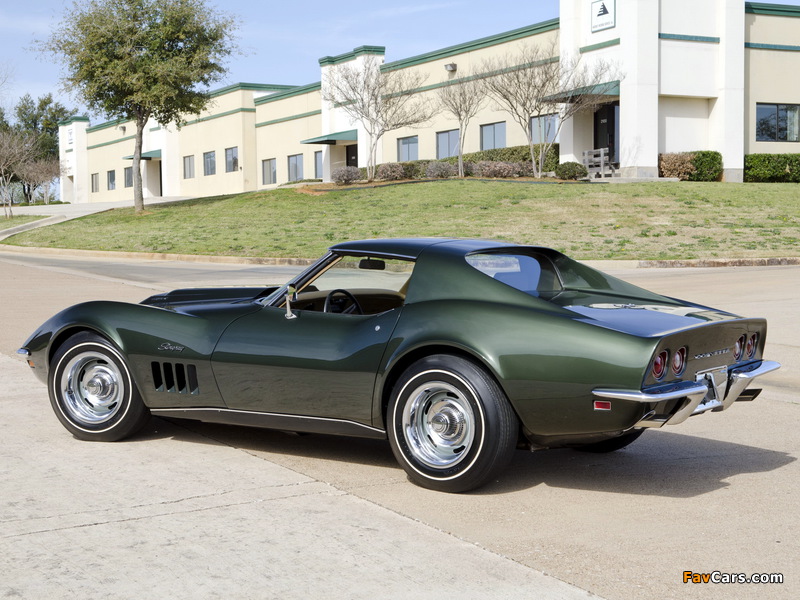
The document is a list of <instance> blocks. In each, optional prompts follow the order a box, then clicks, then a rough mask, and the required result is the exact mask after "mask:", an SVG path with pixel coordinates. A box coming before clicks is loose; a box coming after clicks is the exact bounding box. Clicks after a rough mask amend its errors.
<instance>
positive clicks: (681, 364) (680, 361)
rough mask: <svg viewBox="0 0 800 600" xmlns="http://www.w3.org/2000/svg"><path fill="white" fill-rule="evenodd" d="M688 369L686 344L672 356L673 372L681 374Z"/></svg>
mask: <svg viewBox="0 0 800 600" xmlns="http://www.w3.org/2000/svg"><path fill="white" fill-rule="evenodd" d="M684 369H686V346H684V347H682V348H680V349H678V350H677V351H676V352H675V354H674V355H673V356H672V372H673V373H674V374H675V375H680V374H681V373H683V371H684Z"/></svg>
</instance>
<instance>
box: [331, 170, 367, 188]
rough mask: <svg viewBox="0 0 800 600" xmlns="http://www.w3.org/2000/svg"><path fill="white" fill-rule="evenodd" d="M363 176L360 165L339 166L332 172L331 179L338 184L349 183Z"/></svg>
mask: <svg viewBox="0 0 800 600" xmlns="http://www.w3.org/2000/svg"><path fill="white" fill-rule="evenodd" d="M360 178H361V169H359V168H358V167H339V168H338V169H334V170H333V173H331V179H333V181H334V182H335V183H336V185H347V184H348V183H353V182H354V181H357V180H358V179H360Z"/></svg>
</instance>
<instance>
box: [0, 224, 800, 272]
mask: <svg viewBox="0 0 800 600" xmlns="http://www.w3.org/2000/svg"><path fill="white" fill-rule="evenodd" d="M21 227H24V225H22V226H21ZM2 252H11V253H15V254H26V253H35V254H43V255H48V256H53V255H57V256H73V257H77V258H104V259H116V260H174V261H178V262H194V263H209V264H227V265H269V266H300V267H305V266H309V265H312V264H314V263H315V262H316V260H317V259H311V258H280V257H269V256H215V255H212V254H169V253H166V252H113V251H110V250H78V249H67V248H41V247H38V246H12V245H10V244H0V253H2ZM580 262H582V263H585V264H589V265H597V267H598V268H601V269H602V268H605V269H609V268H633V269H676V268H700V267H783V266H791V265H800V257H780V258H696V259H687V260H680V259H678V260H639V261H637V260H607V261H606V260H582V261H580Z"/></svg>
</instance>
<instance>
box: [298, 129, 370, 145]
mask: <svg viewBox="0 0 800 600" xmlns="http://www.w3.org/2000/svg"><path fill="white" fill-rule="evenodd" d="M357 141H358V130H357V129H350V130H349V131H339V132H337V133H327V134H325V135H321V136H319V137H315V138H311V139H310V140H303V141H302V142H300V143H301V144H328V145H329V146H334V145H336V142H357Z"/></svg>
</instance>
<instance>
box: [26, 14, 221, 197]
mask: <svg viewBox="0 0 800 600" xmlns="http://www.w3.org/2000/svg"><path fill="white" fill-rule="evenodd" d="M236 26H237V25H236V22H235V20H234V19H233V18H232V17H230V16H227V15H224V14H222V13H219V12H217V11H215V10H213V9H212V8H210V7H209V6H208V5H206V4H205V2H204V0H88V2H78V1H76V2H75V3H74V4H73V5H72V8H71V9H69V10H67V12H66V13H65V15H64V17H63V20H62V21H61V23H60V24H59V25H57V26H56V28H55V29H54V31H53V32H52V34H51V36H50V37H49V38H48V39H47V40H45V41H43V42H40V49H41V50H42V51H44V52H46V53H49V54H51V55H52V56H54V57H55V58H56V59H57V60H59V61H60V62H61V63H62V64H63V65H64V67H65V71H66V75H65V77H64V84H65V86H66V87H67V88H68V89H70V90H72V91H74V92H75V93H76V94H77V95H78V96H79V97H80V98H81V99H82V100H83V101H84V102H85V103H86V105H87V106H88V107H89V108H90V109H91V110H96V111H98V112H101V113H103V114H105V115H107V116H108V117H110V118H117V119H122V120H126V121H133V122H134V123H135V124H136V136H135V140H136V142H135V148H134V152H133V192H134V206H135V207H136V212H141V211H142V210H144V200H143V196H142V176H141V171H140V162H141V156H142V135H143V133H144V128H145V125H146V124H147V121H148V119H150V118H153V119H155V120H156V121H157V122H158V123H160V124H161V125H168V124H170V123H176V124H178V125H180V124H181V123H183V122H184V121H185V115H189V114H198V113H200V111H202V110H203V108H205V107H206V105H207V104H208V103H209V102H210V100H211V97H210V95H209V93H208V86H210V85H211V84H212V83H215V82H217V81H219V80H221V79H222V77H223V76H224V75H225V72H226V69H225V68H224V66H223V61H224V60H225V59H226V58H227V57H228V56H230V55H231V54H232V53H233V52H235V51H236V46H235V44H234V42H233V41H232V38H231V36H232V34H233V32H234V30H235V28H236Z"/></svg>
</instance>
